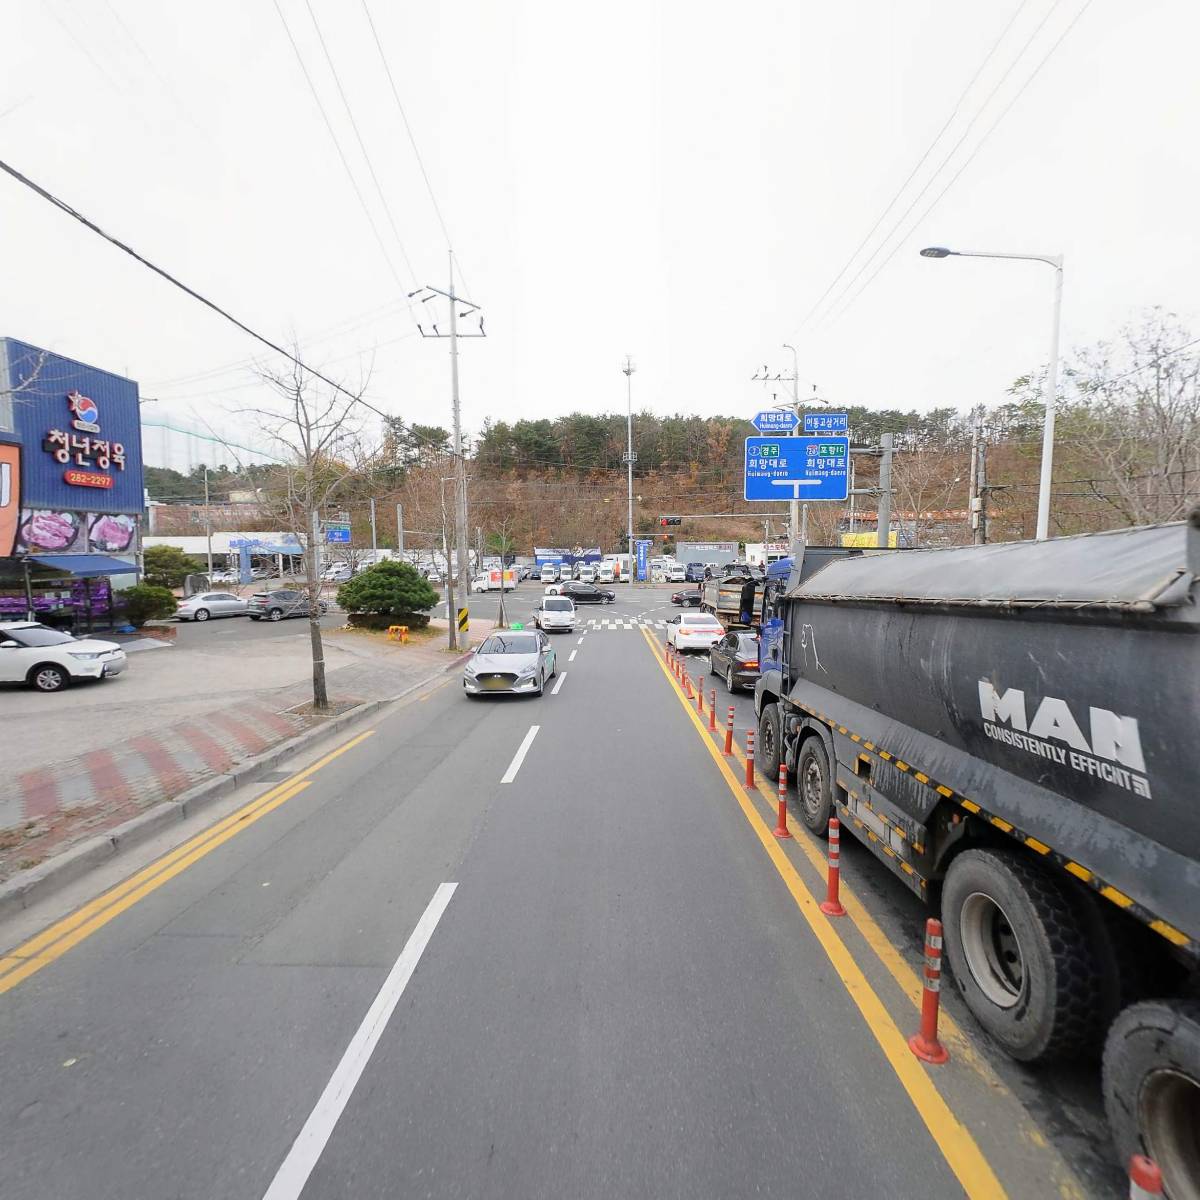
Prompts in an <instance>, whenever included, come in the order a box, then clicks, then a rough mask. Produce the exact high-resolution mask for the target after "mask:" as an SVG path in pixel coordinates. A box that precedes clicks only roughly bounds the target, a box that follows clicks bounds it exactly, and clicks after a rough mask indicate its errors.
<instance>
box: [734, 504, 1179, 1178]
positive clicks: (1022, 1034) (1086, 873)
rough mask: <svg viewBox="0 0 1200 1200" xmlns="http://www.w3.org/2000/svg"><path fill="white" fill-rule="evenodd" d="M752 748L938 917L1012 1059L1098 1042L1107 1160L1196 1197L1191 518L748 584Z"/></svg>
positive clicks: (817, 822)
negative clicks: (1147, 1171)
mask: <svg viewBox="0 0 1200 1200" xmlns="http://www.w3.org/2000/svg"><path fill="white" fill-rule="evenodd" d="M761 615H762V634H761V637H762V646H761V649H760V662H761V664H762V668H761V669H762V675H761V678H760V680H759V683H758V687H757V690H756V693H755V708H756V711H757V713H758V717H759V733H758V742H757V748H756V749H757V758H758V762H759V765H760V767H761V770H762V771H763V773H764V774H765V776H766V777H767V778H768V779H770V778H774V775H775V774H776V773H777V772H778V767H779V763H780V761H786V763H787V766H788V768H789V775H790V777H791V778H792V779H794V780H795V781H796V786H797V801H798V803H797V811H798V812H799V814H800V816H801V818H802V820H803V821H804V823H805V824H806V825H807V826H808V828H809V829H810V830H812V831H813V832H815V833H817V834H818V835H823V834H824V833H825V831H826V829H827V827H828V821H829V818H830V816H831V815H836V816H837V817H838V818H839V820H840V822H841V824H842V827H843V829H846V830H847V831H849V832H850V833H853V834H854V835H855V836H856V837H858V838H859V839H860V840H861V841H863V842H864V844H866V845H867V846H868V847H869V848H870V850H871V851H872V852H873V853H874V854H875V855H876V856H877V857H878V858H879V859H880V860H881V861H882V863H883V864H884V865H885V866H886V867H887V868H889V869H890V870H892V871H893V872H895V874H896V875H897V876H898V877H899V878H900V879H901V880H903V881H904V883H905V884H907V885H908V887H910V888H911V889H912V890H913V891H914V892H916V893H917V894H918V895H921V896H923V897H926V898H927V899H928V900H929V901H930V903H931V904H934V905H937V906H940V909H941V918H942V921H943V924H944V926H945V945H946V954H947V957H948V960H949V964H950V968H951V971H952V973H953V977H954V980H955V982H956V985H957V987H958V989H959V991H960V992H961V994H962V997H963V999H964V1001H965V1002H966V1004H967V1006H968V1007H969V1008H970V1009H971V1011H972V1013H973V1014H974V1015H975V1017H976V1018H977V1019H978V1020H979V1022H980V1024H981V1025H983V1027H984V1028H985V1029H986V1030H987V1032H988V1033H989V1034H990V1035H991V1036H992V1037H993V1038H994V1039H995V1040H996V1041H997V1042H998V1043H999V1044H1000V1045H1001V1046H1002V1047H1003V1048H1004V1049H1005V1050H1007V1051H1008V1052H1009V1053H1010V1054H1011V1055H1013V1056H1014V1057H1015V1058H1018V1059H1021V1060H1024V1061H1027V1062H1035V1061H1045V1060H1050V1059H1053V1058H1055V1057H1062V1056H1075V1055H1080V1054H1087V1053H1089V1052H1091V1053H1095V1052H1097V1051H1099V1050H1100V1048H1101V1047H1102V1048H1103V1087H1104V1095H1105V1105H1106V1109H1107V1112H1108V1117H1109V1121H1110V1124H1111V1127H1112V1132H1113V1136H1114V1142H1115V1147H1116V1150H1117V1153H1118V1154H1119V1155H1120V1157H1121V1158H1122V1160H1126V1159H1127V1157H1128V1155H1129V1154H1131V1153H1135V1152H1136V1153H1145V1154H1149V1155H1150V1156H1151V1157H1153V1158H1154V1159H1155V1160H1156V1161H1157V1162H1158V1163H1159V1165H1160V1167H1161V1168H1162V1170H1163V1172H1164V1176H1165V1179H1166V1188H1167V1194H1168V1195H1169V1196H1171V1197H1173V1198H1175V1200H1183V1198H1185V1197H1186V1198H1187V1200H1197V1197H1200V987H1198V979H1200V783H1198V782H1197V779H1198V770H1197V765H1196V762H1195V761H1194V759H1195V756H1196V755H1197V753H1198V751H1200V509H1197V510H1195V511H1193V513H1192V514H1191V516H1190V518H1189V520H1188V521H1187V522H1183V523H1178V524H1172V525H1160V526H1151V527H1146V528H1141V529H1128V530H1119V531H1114V532H1111V533H1101V534H1091V535H1086V536H1079V537H1068V538H1056V539H1052V540H1049V541H1044V542H1022V543H1016V544H1007V545H991V546H970V547H962V548H954V549H946V550H920V551H899V552H887V551H880V552H878V553H872V552H865V553H857V554H847V555H843V554H839V553H838V552H837V551H832V552H831V551H828V550H824V551H820V552H818V553H817V554H812V553H811V552H809V553H808V554H806V555H805V560H804V561H802V562H799V563H798V564H796V565H795V568H794V569H793V573H792V575H791V577H790V580H789V581H788V583H787V584H786V585H785V586H784V587H782V588H776V589H772V588H768V591H767V595H766V597H765V601H764V609H763V611H762V614H761Z"/></svg>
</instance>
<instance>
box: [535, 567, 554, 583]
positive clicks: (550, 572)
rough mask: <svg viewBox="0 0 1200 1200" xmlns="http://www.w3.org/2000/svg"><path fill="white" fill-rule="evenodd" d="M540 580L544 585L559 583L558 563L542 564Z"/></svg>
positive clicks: (539, 574)
mask: <svg viewBox="0 0 1200 1200" xmlns="http://www.w3.org/2000/svg"><path fill="white" fill-rule="evenodd" d="M538 579H539V581H540V582H542V583H556V582H557V581H558V563H542V567H541V570H540V571H538Z"/></svg>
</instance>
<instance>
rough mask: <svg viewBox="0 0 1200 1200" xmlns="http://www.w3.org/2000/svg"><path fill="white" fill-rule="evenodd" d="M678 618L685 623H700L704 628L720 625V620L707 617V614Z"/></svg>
mask: <svg viewBox="0 0 1200 1200" xmlns="http://www.w3.org/2000/svg"><path fill="white" fill-rule="evenodd" d="M679 619H680V620H681V621H682V622H683V623H684V624H685V625H701V626H703V627H704V628H706V629H711V628H713V627H715V626H718V625H720V622H719V621H717V620H715V619H714V618H713V617H707V616H703V615H701V616H696V617H680V618H679Z"/></svg>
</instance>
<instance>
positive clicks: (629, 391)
mask: <svg viewBox="0 0 1200 1200" xmlns="http://www.w3.org/2000/svg"><path fill="white" fill-rule="evenodd" d="M621 370H622V371H623V372H624V373H625V399H626V402H627V403H628V406H629V415H628V417H627V419H626V423H625V447H626V448H625V463H626V473H625V474H626V480H627V482H628V486H629V512H628V519H627V522H626V527H625V530H626V532H625V549H626V551H627V552H628V554H629V583H630V585H631V586H632V585H633V584H635V583H636V582H637V558H636V556H635V555H634V550H633V373H634V371H636V370H637V367H635V366H634V365H633V359H632V358H631V357H630V356H629V355H628V354H627V355H625V365H624V366H623V367H622V368H621ZM620 578H621V572H620V569H619V568H618V570H617V580H618V582H619V581H620Z"/></svg>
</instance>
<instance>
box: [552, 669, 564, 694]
mask: <svg viewBox="0 0 1200 1200" xmlns="http://www.w3.org/2000/svg"><path fill="white" fill-rule="evenodd" d="M566 682H567V673H566V671H564V672H563V673H562V674H561V675H560V676H559V677H558V682H557V683H556V684H555V685H554V688H553V689H552V691H551V692H550V695H552V696H557V695H558V693H559V691H560V689H561V688H562V685H563V684H564V683H566Z"/></svg>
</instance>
